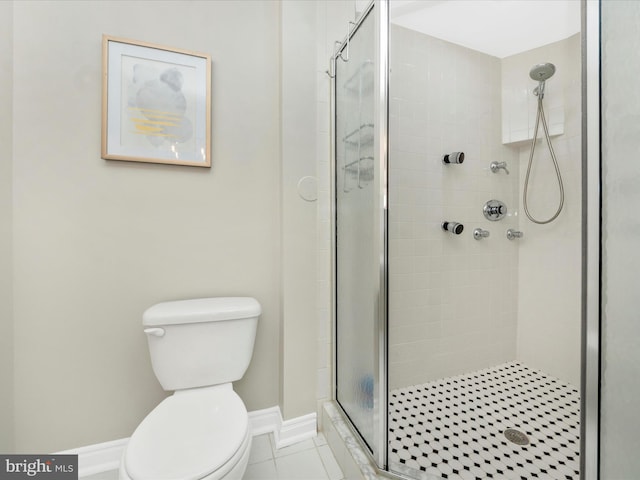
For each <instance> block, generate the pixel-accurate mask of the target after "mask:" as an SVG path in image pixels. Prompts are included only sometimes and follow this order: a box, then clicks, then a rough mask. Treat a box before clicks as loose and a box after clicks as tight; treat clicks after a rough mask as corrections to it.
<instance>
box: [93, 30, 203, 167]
mask: <svg viewBox="0 0 640 480" xmlns="http://www.w3.org/2000/svg"><path fill="white" fill-rule="evenodd" d="M103 75H104V77H103V97H102V158H104V159H106V160H125V161H132V162H148V163H167V164H175V165H189V166H198V167H210V166H211V153H210V151H211V145H210V143H211V131H210V122H211V99H210V95H211V88H210V86H211V58H210V56H209V55H207V54H200V53H194V52H189V51H185V50H177V49H173V48H167V47H162V46H158V45H153V44H149V43H142V42H134V41H132V40H124V39H120V38H114V37H109V36H103Z"/></svg>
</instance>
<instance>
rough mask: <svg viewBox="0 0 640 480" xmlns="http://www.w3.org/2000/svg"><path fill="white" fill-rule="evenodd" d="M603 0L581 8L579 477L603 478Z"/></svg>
mask: <svg viewBox="0 0 640 480" xmlns="http://www.w3.org/2000/svg"><path fill="white" fill-rule="evenodd" d="M600 1H601V0H581V7H582V115H583V116H582V118H583V121H582V369H581V373H582V378H581V384H582V385H581V405H580V411H581V418H580V455H581V456H580V477H581V478H582V480H597V479H598V478H599V477H600V458H599V457H600V446H599V443H600V332H601V324H600V322H601V315H600V313H601V312H600V296H601V270H600V259H601V235H602V233H601V220H600V214H601V179H600V172H601V161H602V159H601V154H600V142H601V139H600V68H601V66H600V37H601V35H600Z"/></svg>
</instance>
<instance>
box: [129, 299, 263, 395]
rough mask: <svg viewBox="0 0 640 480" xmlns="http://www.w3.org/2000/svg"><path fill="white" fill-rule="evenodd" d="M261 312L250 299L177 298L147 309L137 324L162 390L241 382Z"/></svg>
mask: <svg viewBox="0 0 640 480" xmlns="http://www.w3.org/2000/svg"><path fill="white" fill-rule="evenodd" d="M260 313H261V308H260V304H259V303H258V301H257V300H256V299H254V298H250V297H219V298H199V299H195V300H181V301H176V302H164V303H158V304H157V305H154V306H153V307H151V308H149V309H147V310H146V311H145V312H144V314H143V317H142V324H143V325H144V327H145V329H144V332H145V333H146V334H147V340H148V342H149V353H150V354H151V364H152V366H153V371H154V372H155V374H156V377H157V378H158V380H159V381H160V385H162V388H164V389H165V390H183V389H186V388H196V387H205V386H211V385H219V384H223V383H229V382H233V381H236V380H240V379H241V378H242V376H243V375H244V373H245V372H246V370H247V367H248V366H249V362H250V361H251V355H252V354H253V344H254V341H255V338H256V328H257V326H258V317H259V316H260Z"/></svg>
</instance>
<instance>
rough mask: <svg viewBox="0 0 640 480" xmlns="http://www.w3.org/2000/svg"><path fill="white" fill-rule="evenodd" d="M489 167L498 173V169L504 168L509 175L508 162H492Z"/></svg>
mask: <svg viewBox="0 0 640 480" xmlns="http://www.w3.org/2000/svg"><path fill="white" fill-rule="evenodd" d="M489 168H491V171H492V172H493V173H498V170H500V169H502V170H504V171H505V172H506V173H507V175H509V170H507V162H491V165H490V166H489Z"/></svg>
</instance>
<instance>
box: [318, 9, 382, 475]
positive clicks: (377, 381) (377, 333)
mask: <svg viewBox="0 0 640 480" xmlns="http://www.w3.org/2000/svg"><path fill="white" fill-rule="evenodd" d="M370 14H373V20H374V22H375V25H374V32H375V38H374V42H375V45H374V48H375V52H376V54H375V57H376V58H375V61H376V62H377V64H374V71H375V75H376V77H375V84H374V95H375V107H374V119H375V120H376V122H375V123H374V152H377V153H378V169H379V170H378V171H379V172H380V174H379V175H378V177H377V178H376V179H375V182H374V184H375V185H376V188H377V189H378V190H377V195H376V202H377V205H376V211H377V213H376V215H375V217H376V218H375V222H376V224H377V225H376V227H375V228H374V232H375V233H376V242H377V243H378V246H379V249H378V251H377V252H376V255H377V257H378V258H377V259H373V260H374V261H376V263H377V264H378V265H379V269H378V275H377V292H378V293H377V299H376V305H375V307H374V317H375V318H374V324H375V328H374V345H372V348H373V349H374V361H375V366H374V367H375V368H374V395H373V398H374V407H373V408H374V439H373V442H372V445H371V448H369V446H368V445H367V443H366V442H365V441H364V440H363V439H362V438H361V436H360V433H359V432H358V429H357V428H356V427H355V426H354V425H353V424H352V423H351V420H350V419H349V416H348V415H347V412H346V411H345V410H344V409H343V408H342V406H341V405H340V403H339V402H338V401H337V394H336V389H337V375H338V373H337V369H338V352H337V350H338V349H337V341H336V337H337V322H338V318H337V291H336V285H337V281H336V280H337V267H336V262H337V250H336V247H337V237H336V234H337V231H336V218H337V217H336V214H337V210H336V200H337V196H336V175H337V171H336V148H337V137H336V113H337V112H336V111H335V104H336V102H335V95H336V70H337V69H336V62H338V61H344V56H343V55H342V54H343V52H344V51H345V49H346V51H347V54H346V57H347V59H348V58H349V53H348V51H349V50H348V49H349V42H350V40H351V38H352V37H353V36H354V35H355V34H356V33H357V31H358V28H359V27H360V25H361V24H362V22H364V20H365V19H366V18H367V17H368V16H369V15H370ZM350 24H351V25H354V26H353V28H349V29H348V32H347V36H346V37H345V39H344V40H343V41H342V42H341V43H340V44H339V45H338V46H337V48H336V51H335V54H334V55H333V56H332V57H331V66H330V71H329V72H328V73H329V75H330V76H331V102H330V103H331V108H332V111H331V115H330V116H331V162H330V163H331V173H330V174H331V179H332V181H331V192H330V193H331V198H332V202H331V252H332V259H331V264H332V271H331V278H332V282H333V285H334V289H332V317H333V318H332V324H333V329H334V332H333V333H334V335H333V336H334V341H333V352H332V353H333V368H332V396H333V398H334V399H335V400H336V402H335V403H336V405H337V406H338V408H339V410H340V411H341V413H342V415H343V417H344V418H345V419H346V420H347V421H346V423H347V425H348V427H349V428H350V430H351V431H352V432H353V433H354V436H355V437H356V438H357V439H358V440H359V441H360V444H361V446H362V447H364V448H363V450H364V451H365V452H368V453H369V454H370V456H371V458H372V459H373V461H374V462H375V464H376V466H377V468H378V469H380V470H382V471H384V470H386V469H387V444H388V442H387V435H388V431H387V419H388V403H387V391H388V388H387V385H388V381H387V357H388V348H387V346H388V341H387V331H388V329H387V321H388V308H387V277H388V275H387V259H388V241H387V207H388V183H387V179H388V153H387V151H388V148H387V145H388V111H389V107H388V104H389V103H388V92H389V82H388V71H389V53H388V51H389V1H388V0H372V1H371V3H370V4H369V5H368V6H367V8H366V9H365V10H364V11H363V12H362V14H361V15H360V17H359V18H358V20H357V21H356V22H355V24H354V23H353V22H350Z"/></svg>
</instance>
